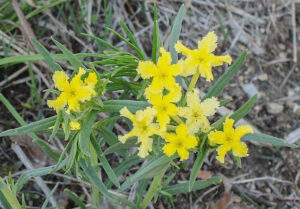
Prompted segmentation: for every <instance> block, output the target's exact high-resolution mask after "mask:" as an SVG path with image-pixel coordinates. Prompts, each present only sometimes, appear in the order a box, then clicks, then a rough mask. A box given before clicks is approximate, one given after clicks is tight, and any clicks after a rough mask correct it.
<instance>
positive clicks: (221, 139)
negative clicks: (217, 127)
mask: <svg viewBox="0 0 300 209" xmlns="http://www.w3.org/2000/svg"><path fill="white" fill-rule="evenodd" d="M208 139H209V144H210V145H211V146H214V145H216V144H224V143H225V141H226V134H225V133H224V132H222V131H212V132H210V133H209V134H208Z"/></svg>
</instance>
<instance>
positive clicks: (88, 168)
mask: <svg viewBox="0 0 300 209" xmlns="http://www.w3.org/2000/svg"><path fill="white" fill-rule="evenodd" d="M79 166H80V167H81V168H82V170H83V171H84V173H85V174H86V175H87V176H88V178H89V180H90V182H91V184H92V185H94V186H96V188H97V189H98V190H99V192H100V193H101V194H103V196H104V197H106V198H107V199H108V200H110V201H111V202H112V203H115V204H117V201H116V198H115V197H114V196H113V195H112V194H110V193H109V192H108V190H107V188H106V187H105V185H104V184H103V182H102V180H101V179H100V178H99V177H98V174H97V172H96V171H95V169H94V168H93V166H92V165H91V164H90V163H89V162H88V163H86V162H85V160H83V159H81V160H80V161H79Z"/></svg>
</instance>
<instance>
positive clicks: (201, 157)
mask: <svg viewBox="0 0 300 209" xmlns="http://www.w3.org/2000/svg"><path fill="white" fill-rule="evenodd" d="M208 153H209V148H204V149H203V150H201V151H200V153H199V154H198V156H197V159H196V161H195V163H194V165H193V168H192V171H191V175H190V179H189V191H191V190H192V188H193V186H194V183H195V181H196V178H197V175H198V173H199V170H200V169H201V167H202V165H203V162H204V160H205V158H206V156H207V155H208Z"/></svg>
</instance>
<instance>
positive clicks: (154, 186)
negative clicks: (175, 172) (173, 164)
mask: <svg viewBox="0 0 300 209" xmlns="http://www.w3.org/2000/svg"><path fill="white" fill-rule="evenodd" d="M167 169H168V167H165V168H163V169H162V170H160V173H159V174H158V175H156V176H155V177H154V178H153V181H152V183H151V185H150V187H149V189H148V191H147V193H146V195H145V197H144V199H143V201H142V203H141V208H142V209H144V208H146V207H147V205H148V204H149V203H150V201H151V200H152V198H153V196H154V195H155V193H157V192H158V188H159V187H160V185H161V179H162V178H163V177H164V174H165V172H166V171H167Z"/></svg>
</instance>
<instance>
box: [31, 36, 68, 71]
mask: <svg viewBox="0 0 300 209" xmlns="http://www.w3.org/2000/svg"><path fill="white" fill-rule="evenodd" d="M31 40H32V42H33V43H34V45H35V46H36V48H37V49H38V50H39V52H40V53H41V55H42V56H43V57H44V59H45V61H46V63H47V64H48V65H49V67H50V68H51V70H53V71H55V70H63V69H62V68H61V67H60V65H59V64H57V63H56V62H55V61H54V60H53V58H52V57H51V54H50V53H49V51H48V50H47V49H46V48H45V47H44V46H43V45H42V44H40V43H39V42H38V41H37V40H36V39H35V38H31Z"/></svg>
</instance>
